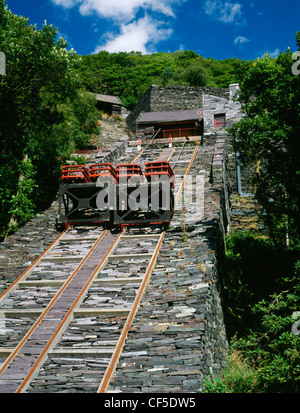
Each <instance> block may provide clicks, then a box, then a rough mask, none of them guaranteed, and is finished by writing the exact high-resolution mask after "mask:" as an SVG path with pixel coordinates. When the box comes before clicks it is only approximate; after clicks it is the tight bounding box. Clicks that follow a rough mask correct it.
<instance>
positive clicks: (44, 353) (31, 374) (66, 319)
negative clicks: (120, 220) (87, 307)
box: [16, 231, 122, 393]
mask: <svg viewBox="0 0 300 413" xmlns="http://www.w3.org/2000/svg"><path fill="white" fill-rule="evenodd" d="M106 233H107V231H105V232H104V233H103V234H102V235H101V237H100V239H99V240H98V241H97V242H96V244H97V245H98V244H99V243H100V242H101V241H102V239H103V238H104V236H105V234H106ZM121 236H122V233H120V234H118V236H117V238H116V239H115V241H114V242H113V243H112V244H111V246H110V247H109V250H108V251H107V252H106V254H105V256H104V257H103V258H102V260H101V261H100V263H99V264H98V266H97V268H96V269H95V270H94V271H93V273H92V275H91V276H90V278H89V280H88V282H87V283H86V284H85V286H84V288H83V289H82V290H81V292H80V294H79V295H78V296H77V298H76V300H75V301H74V302H73V304H72V305H71V307H70V308H69V310H68V312H67V314H66V315H65V317H64V318H63V320H62V321H61V323H60V325H59V326H58V328H57V330H56V331H55V333H54V334H53V336H52V337H51V339H50V340H49V341H48V343H47V345H46V346H45V348H44V350H43V351H42V353H41V354H40V356H39V357H38V359H37V360H36V362H35V364H34V365H33V367H32V368H31V370H30V371H29V373H28V374H27V376H26V377H25V379H24V380H23V382H22V383H21V385H20V386H19V387H18V389H17V391H16V393H22V392H24V391H25V390H26V388H27V386H28V385H29V383H30V381H31V380H32V378H33V377H34V374H35V372H36V371H37V370H38V369H39V367H40V366H41V364H42V363H43V362H44V359H45V357H46V356H47V353H48V352H49V350H50V349H51V347H54V346H55V345H56V342H55V339H57V338H58V336H59V334H60V333H61V332H62V331H63V329H64V328H65V327H67V325H68V324H69V321H70V318H71V317H72V314H73V312H74V311H75V310H76V307H77V306H78V304H80V302H81V300H82V299H83V298H84V295H85V293H86V291H87V290H88V289H89V287H90V285H91V283H92V282H93V280H94V278H95V277H96V276H97V274H98V272H99V271H100V270H101V268H102V267H103V266H104V265H105V264H106V262H107V260H108V257H109V255H110V254H111V252H112V251H113V250H114V249H115V247H116V246H117V244H118V243H119V241H120V238H121ZM95 247H96V245H95ZM93 249H94V248H92V250H93ZM91 252H92V251H90V252H89V253H88V256H90V253H91ZM87 258H88V257H87Z"/></svg>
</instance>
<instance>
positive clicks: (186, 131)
mask: <svg viewBox="0 0 300 413" xmlns="http://www.w3.org/2000/svg"><path fill="white" fill-rule="evenodd" d="M155 134H157V136H156V138H157V139H167V138H169V137H170V136H171V137H172V138H184V137H188V136H200V135H201V130H200V128H197V127H195V128H179V129H164V130H161V131H160V132H159V133H157V131H140V132H137V133H135V134H133V133H132V134H131V140H136V139H138V138H141V139H152V138H153V136H154V135H155Z"/></svg>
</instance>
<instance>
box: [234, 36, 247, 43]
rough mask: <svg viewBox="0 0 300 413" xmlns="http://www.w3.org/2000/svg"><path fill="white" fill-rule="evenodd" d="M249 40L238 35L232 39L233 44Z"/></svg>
mask: <svg viewBox="0 0 300 413" xmlns="http://www.w3.org/2000/svg"><path fill="white" fill-rule="evenodd" d="M249 41H250V40H249V39H247V38H246V37H243V36H238V37H236V38H235V39H234V44H237V45H239V44H243V43H247V42H249Z"/></svg>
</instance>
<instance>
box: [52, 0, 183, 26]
mask: <svg viewBox="0 0 300 413" xmlns="http://www.w3.org/2000/svg"><path fill="white" fill-rule="evenodd" d="M184 1H186V0H52V2H53V3H54V4H56V5H60V6H63V7H65V8H72V7H74V6H80V7H79V11H80V13H81V14H82V15H83V16H87V15H89V14H92V13H97V14H98V15H99V16H100V17H104V18H111V19H113V20H121V21H124V22H128V21H130V20H132V19H133V18H134V17H135V16H136V13H137V11H138V10H139V9H144V10H152V11H156V12H159V13H162V14H164V15H165V16H169V17H175V14H174V11H173V6H175V5H177V4H181V3H183V2H184Z"/></svg>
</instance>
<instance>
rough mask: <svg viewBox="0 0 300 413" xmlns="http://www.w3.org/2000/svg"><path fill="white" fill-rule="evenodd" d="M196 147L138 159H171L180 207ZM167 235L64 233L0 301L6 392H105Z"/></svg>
mask: <svg viewBox="0 0 300 413" xmlns="http://www.w3.org/2000/svg"><path fill="white" fill-rule="evenodd" d="M197 150H198V146H197V147H190V146H189V147H175V148H167V149H165V150H163V151H162V150H161V149H160V150H157V151H156V152H155V151H154V150H153V148H151V149H145V150H143V151H141V152H140V153H139V154H138V155H137V156H136V157H135V158H134V160H133V161H132V162H135V161H137V160H138V162H140V163H141V164H142V163H143V162H145V161H148V160H149V159H151V158H152V159H153V156H155V157H156V159H157V160H160V161H166V160H168V161H169V162H170V164H171V166H173V170H174V173H175V176H176V179H178V183H177V185H176V187H175V199H176V201H175V203H176V204H177V203H178V202H179V199H180V195H181V192H182V190H183V186H184V183H185V179H186V177H187V175H188V173H189V171H190V168H191V166H192V164H193V161H194V158H195V156H196V153H197ZM164 237H165V232H164V231H161V230H160V229H158V228H157V229H152V230H150V229H130V231H128V232H125V231H122V232H120V233H112V232H110V231H106V230H103V229H101V228H99V227H78V228H77V227H75V228H70V229H68V230H67V231H64V232H62V233H61V234H60V235H59V236H58V237H57V239H56V240H55V241H54V242H53V243H52V244H51V245H50V246H49V247H48V248H47V250H45V251H44V253H43V254H42V255H41V256H40V257H39V258H38V259H37V260H36V261H35V262H34V263H33V264H32V265H31V266H30V267H29V268H28V269H27V270H26V271H25V272H24V273H23V274H22V275H21V276H20V277H19V278H18V279H17V280H16V281H15V282H14V283H13V284H12V285H11V286H10V287H9V288H8V289H7V290H6V291H4V293H3V294H2V295H1V296H0V340H1V341H0V392H1V393H25V392H55V391H58V392H59V391H65V392H75V391H82V392H93V393H96V392H98V393H104V392H105V391H106V390H107V388H108V385H109V383H110V380H111V379H112V376H113V373H114V371H115V368H116V366H117V363H118V360H119V358H120V355H121V353H122V349H123V347H124V344H125V340H126V336H127V333H128V330H129V328H130V326H131V323H132V321H133V319H134V317H135V314H136V312H137V311H138V308H139V303H140V301H141V298H142V296H143V293H144V291H145V289H146V287H147V285H148V283H149V281H150V276H151V273H152V270H153V269H154V267H155V264H156V260H157V256H158V254H159V251H160V248H161V245H162V243H163V240H164ZM58 371H59V374H58Z"/></svg>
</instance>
